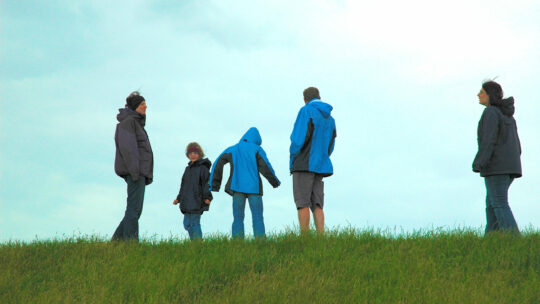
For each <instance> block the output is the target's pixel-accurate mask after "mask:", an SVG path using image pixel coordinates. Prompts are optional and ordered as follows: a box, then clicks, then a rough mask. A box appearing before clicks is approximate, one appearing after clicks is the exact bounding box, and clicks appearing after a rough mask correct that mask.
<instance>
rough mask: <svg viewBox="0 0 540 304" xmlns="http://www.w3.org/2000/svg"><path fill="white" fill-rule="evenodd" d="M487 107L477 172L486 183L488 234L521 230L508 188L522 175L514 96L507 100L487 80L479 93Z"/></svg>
mask: <svg viewBox="0 0 540 304" xmlns="http://www.w3.org/2000/svg"><path fill="white" fill-rule="evenodd" d="M478 99H479V101H480V104H482V105H484V106H486V108H485V109H484V112H483V113H482V117H481V118H480V122H479V123H478V153H477V154H476V157H475V158H474V162H473V166H472V167H473V171H474V172H478V173H480V176H482V177H484V180H485V184H486V193H487V195H486V217H487V224H486V234H487V233H489V232H492V231H497V230H503V231H511V232H515V233H519V230H518V226H517V223H516V220H515V218H514V215H513V214H512V210H511V209H510V206H509V205H508V188H509V187H510V184H512V181H513V180H514V179H515V178H518V177H521V159H520V158H521V144H520V141H519V136H518V132H517V125H516V120H515V119H514V117H513V115H514V111H515V108H514V98H513V97H509V98H506V99H503V90H502V88H501V86H500V85H499V84H498V83H496V82H494V81H487V82H485V83H484V84H483V85H482V89H481V90H480V92H479V93H478Z"/></svg>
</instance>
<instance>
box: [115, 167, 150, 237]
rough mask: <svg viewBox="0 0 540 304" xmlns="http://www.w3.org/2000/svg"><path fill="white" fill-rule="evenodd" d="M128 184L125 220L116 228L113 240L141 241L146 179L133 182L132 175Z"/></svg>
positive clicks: (142, 178) (141, 177) (127, 178)
mask: <svg viewBox="0 0 540 304" xmlns="http://www.w3.org/2000/svg"><path fill="white" fill-rule="evenodd" d="M125 180H126V183H127V206H126V213H125V214H124V218H123V219H122V221H121V222H120V224H119V225H118V228H116V231H115V232H114V234H113V236H112V240H124V241H125V240H137V241H138V240H139V218H140V217H141V213H142V208H143V201H144V186H145V184H146V178H145V177H144V176H140V177H139V179H138V180H137V181H133V179H132V178H131V175H128V176H127V177H126V178H125Z"/></svg>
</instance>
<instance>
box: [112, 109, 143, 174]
mask: <svg viewBox="0 0 540 304" xmlns="http://www.w3.org/2000/svg"><path fill="white" fill-rule="evenodd" d="M135 123H136V122H135V121H134V120H133V119H127V120H125V121H123V122H122V123H120V125H119V126H118V137H117V140H118V149H119V151H120V155H122V159H123V161H124V163H125V165H126V167H127V170H128V172H129V174H130V175H131V178H133V180H134V181H136V180H138V179H139V173H140V169H139V149H138V146H137V136H136V129H135Z"/></svg>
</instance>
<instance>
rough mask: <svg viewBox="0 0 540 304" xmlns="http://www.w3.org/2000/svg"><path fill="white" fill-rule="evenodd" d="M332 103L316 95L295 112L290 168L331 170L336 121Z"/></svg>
mask: <svg viewBox="0 0 540 304" xmlns="http://www.w3.org/2000/svg"><path fill="white" fill-rule="evenodd" d="M330 112H332V106H331V105H329V104H327V103H325V102H322V101H321V100H319V99H317V98H315V99H312V100H311V101H310V102H308V103H307V104H306V105H305V106H303V107H302V108H301V109H300V112H298V117H297V118H296V122H295V123H294V129H293V131H292V134H291V147H290V154H291V158H290V163H289V169H290V171H291V172H314V173H318V174H322V175H324V176H330V175H332V174H333V173H334V169H333V167H332V162H331V161H330V155H331V154H332V152H333V151H334V142H335V138H336V122H335V121H334V118H333V117H332V116H331V115H330Z"/></svg>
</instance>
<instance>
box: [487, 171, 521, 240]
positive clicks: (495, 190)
mask: <svg viewBox="0 0 540 304" xmlns="http://www.w3.org/2000/svg"><path fill="white" fill-rule="evenodd" d="M484 179H485V183H486V192H487V195H486V217H487V224H486V233H489V232H492V231H497V230H504V231H510V232H516V233H519V230H518V226H517V223H516V220H515V219H514V215H513V214H512V210H510V206H509V205H508V188H510V184H512V181H513V180H514V178H513V177H511V176H510V175H491V176H486V177H485V178H484Z"/></svg>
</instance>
